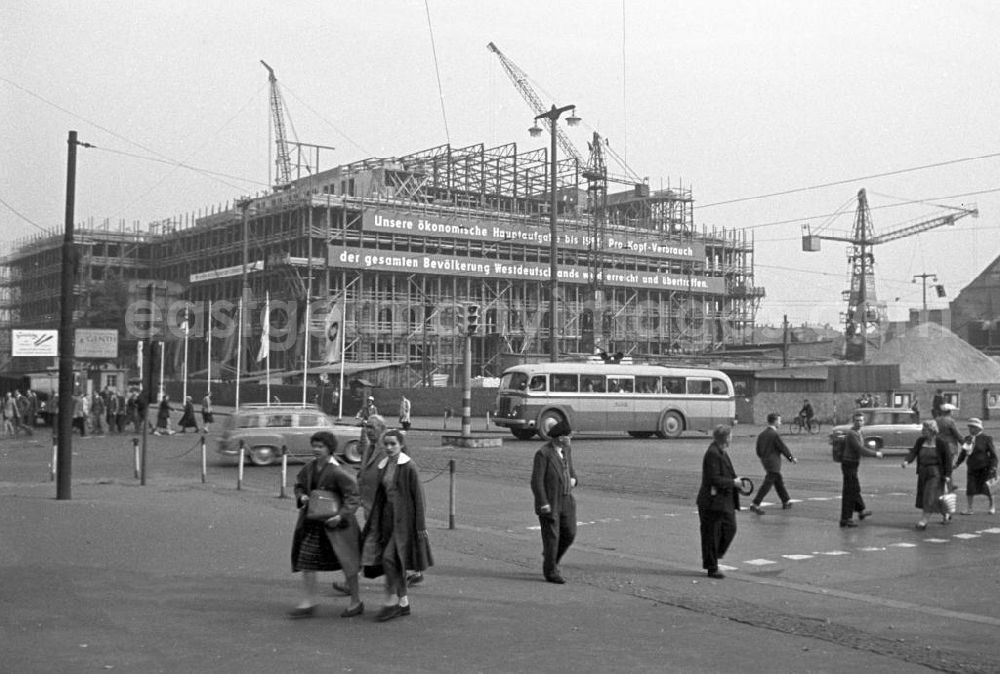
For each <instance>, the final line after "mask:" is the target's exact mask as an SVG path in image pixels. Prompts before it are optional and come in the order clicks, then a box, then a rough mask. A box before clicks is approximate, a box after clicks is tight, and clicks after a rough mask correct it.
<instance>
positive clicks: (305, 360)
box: [302, 275, 312, 407]
mask: <svg viewBox="0 0 1000 674" xmlns="http://www.w3.org/2000/svg"><path fill="white" fill-rule="evenodd" d="M310 297H312V275H310V276H309V281H308V283H307V285H306V322H305V340H304V343H305V345H304V347H303V349H302V406H303V407H305V406H306V403H307V402H308V401H307V400H306V396H307V395H308V386H309V342H310V341H311V340H310V332H311V331H310V328H311V327H312V326H311V325H309V298H310Z"/></svg>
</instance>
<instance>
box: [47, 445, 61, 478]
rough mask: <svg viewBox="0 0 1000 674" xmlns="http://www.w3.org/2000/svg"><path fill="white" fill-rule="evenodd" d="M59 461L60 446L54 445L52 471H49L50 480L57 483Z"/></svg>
mask: <svg viewBox="0 0 1000 674" xmlns="http://www.w3.org/2000/svg"><path fill="white" fill-rule="evenodd" d="M58 459H59V446H58V445H57V444H56V443H54V442H53V443H52V464H51V466H50V468H51V471H49V480H50V481H51V482H55V481H56V461H57V460H58Z"/></svg>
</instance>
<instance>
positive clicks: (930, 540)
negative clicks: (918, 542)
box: [924, 538, 951, 543]
mask: <svg viewBox="0 0 1000 674" xmlns="http://www.w3.org/2000/svg"><path fill="white" fill-rule="evenodd" d="M950 542H951V541H949V540H948V539H947V538H925V539H924V543H950Z"/></svg>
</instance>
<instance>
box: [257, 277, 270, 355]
mask: <svg viewBox="0 0 1000 674" xmlns="http://www.w3.org/2000/svg"><path fill="white" fill-rule="evenodd" d="M270 351H271V293H267V295H266V296H265V299H264V320H263V321H262V322H261V326H260V350H258V351H257V360H258V361H261V360H267V356H268V354H269V353H270Z"/></svg>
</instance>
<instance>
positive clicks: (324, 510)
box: [306, 489, 340, 522]
mask: <svg viewBox="0 0 1000 674" xmlns="http://www.w3.org/2000/svg"><path fill="white" fill-rule="evenodd" d="M339 510H340V498H338V497H337V495H336V494H334V493H333V492H332V491H328V490H326V489H313V490H312V491H311V492H309V505H307V506H306V519H307V520H309V521H310V522H325V521H327V520H328V519H330V518H331V517H333V516H334V515H336V514H337V512H338V511H339Z"/></svg>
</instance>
